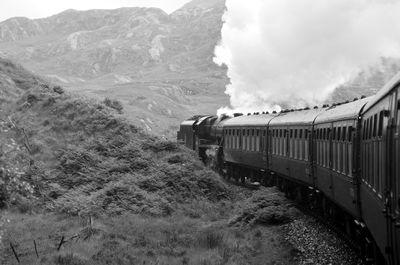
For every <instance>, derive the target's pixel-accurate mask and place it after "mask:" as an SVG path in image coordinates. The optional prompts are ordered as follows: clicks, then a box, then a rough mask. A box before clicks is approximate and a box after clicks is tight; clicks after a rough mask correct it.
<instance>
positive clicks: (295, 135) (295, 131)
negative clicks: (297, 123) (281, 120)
mask: <svg viewBox="0 0 400 265" xmlns="http://www.w3.org/2000/svg"><path fill="white" fill-rule="evenodd" d="M294 138H297V129H295V130H294Z"/></svg>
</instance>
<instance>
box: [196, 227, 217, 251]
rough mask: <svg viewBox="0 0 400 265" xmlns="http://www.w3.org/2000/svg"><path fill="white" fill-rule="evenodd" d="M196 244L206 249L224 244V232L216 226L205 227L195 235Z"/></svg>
mask: <svg viewBox="0 0 400 265" xmlns="http://www.w3.org/2000/svg"><path fill="white" fill-rule="evenodd" d="M197 240H198V241H197V242H198V244H199V245H200V246H201V247H203V248H207V249H214V248H218V247H221V246H222V245H223V244H224V234H223V233H222V232H220V231H219V230H218V228H207V229H206V230H204V231H200V232H199V234H198V236H197Z"/></svg>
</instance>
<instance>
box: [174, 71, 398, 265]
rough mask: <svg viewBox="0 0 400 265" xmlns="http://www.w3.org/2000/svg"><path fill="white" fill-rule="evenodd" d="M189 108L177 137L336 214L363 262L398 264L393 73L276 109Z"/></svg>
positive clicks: (228, 170)
mask: <svg viewBox="0 0 400 265" xmlns="http://www.w3.org/2000/svg"><path fill="white" fill-rule="evenodd" d="M234 116H235V117H232V118H227V117H224V116H221V117H217V116H195V117H193V118H191V119H188V120H186V121H184V122H182V123H181V124H180V130H179V131H178V133H177V138H178V141H180V142H182V143H183V144H184V145H186V146H187V147H188V148H191V149H193V150H195V151H196V152H197V153H198V155H199V157H200V158H201V159H202V160H204V161H207V160H210V159H213V160H214V161H215V165H216V168H217V170H219V171H220V173H221V174H222V175H223V176H225V177H227V178H230V179H235V180H236V181H238V182H239V183H248V184H249V185H255V186H256V185H258V183H260V184H264V185H276V186H278V187H279V188H280V189H281V190H282V191H284V192H285V194H286V195H287V196H288V197H290V198H292V199H294V200H298V201H299V202H307V204H308V205H310V207H313V208H314V209H317V210H319V211H320V212H321V213H322V214H323V216H325V217H326V218H329V219H332V220H335V222H336V223H337V224H339V226H341V227H342V229H343V231H345V232H346V233H347V234H348V235H349V236H351V237H352V238H353V239H355V240H357V241H358V242H359V243H360V246H361V249H362V251H363V252H362V253H363V255H365V258H366V261H367V263H369V264H391V265H393V264H400V165H399V164H400V156H399V155H400V144H399V132H400V73H399V74H397V75H396V76H395V77H394V78H393V79H392V80H391V81H389V82H388V83H387V84H386V85H385V86H384V87H383V88H382V89H381V90H380V91H379V92H378V93H377V94H375V95H374V96H371V97H368V98H363V99H360V100H358V99H355V100H354V101H352V102H346V103H342V104H334V105H332V106H327V105H325V106H323V107H322V108H317V107H314V108H312V109H309V108H305V109H301V110H284V111H281V112H280V113H276V112H274V113H268V112H264V113H253V114H248V115H245V116H244V115H240V114H235V115H234Z"/></svg>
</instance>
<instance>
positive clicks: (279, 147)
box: [268, 109, 324, 185]
mask: <svg viewBox="0 0 400 265" xmlns="http://www.w3.org/2000/svg"><path fill="white" fill-rule="evenodd" d="M323 111H324V109H311V110H301V111H294V112H286V113H281V114H280V115H279V116H278V117H276V118H274V119H272V120H271V122H270V123H269V127H268V130H269V143H270V148H269V158H270V159H269V168H270V169H271V170H272V171H273V172H276V173H278V174H280V175H283V176H285V177H289V178H291V179H292V180H295V181H300V182H302V183H306V184H307V185H313V179H312V172H311V150H312V149H311V131H312V125H313V122H314V119H315V118H316V117H317V116H318V115H319V114H320V113H321V112H323Z"/></svg>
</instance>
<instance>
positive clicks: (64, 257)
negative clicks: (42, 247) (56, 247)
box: [54, 253, 86, 265]
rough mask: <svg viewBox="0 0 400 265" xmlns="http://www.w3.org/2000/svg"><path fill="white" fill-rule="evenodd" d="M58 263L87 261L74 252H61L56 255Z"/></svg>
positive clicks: (81, 264)
mask: <svg viewBox="0 0 400 265" xmlns="http://www.w3.org/2000/svg"><path fill="white" fill-rule="evenodd" d="M54 263H55V264H56V265H85V264H86V262H85V261H84V260H82V259H80V258H79V257H77V256H75V255H74V254H72V253H68V254H61V255H57V256H55V257H54Z"/></svg>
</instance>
